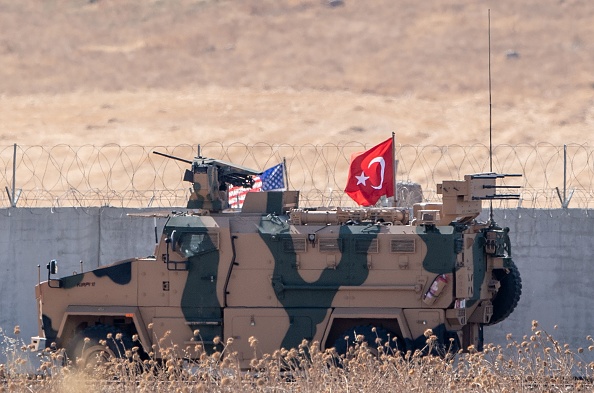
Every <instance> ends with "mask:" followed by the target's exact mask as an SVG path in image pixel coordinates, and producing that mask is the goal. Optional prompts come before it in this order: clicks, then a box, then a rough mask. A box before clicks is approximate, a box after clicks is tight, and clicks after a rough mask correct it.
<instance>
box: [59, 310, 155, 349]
mask: <svg viewBox="0 0 594 393" xmlns="http://www.w3.org/2000/svg"><path fill="white" fill-rule="evenodd" d="M122 317H123V318H125V319H128V318H129V319H130V320H131V321H130V324H131V325H132V326H131V327H132V328H133V331H134V333H135V334H138V338H139V341H140V343H141V345H142V347H143V350H144V351H145V352H146V353H148V352H149V351H150V350H151V344H152V341H151V340H150V337H151V336H150V335H149V332H148V329H147V325H146V324H145V323H144V321H143V318H142V315H141V314H140V310H139V309H138V307H126V306H68V307H67V308H66V312H65V313H64V316H63V317H62V321H61V323H60V327H59V329H58V335H57V337H58V340H59V343H60V346H62V347H65V346H67V345H68V343H69V341H70V340H71V339H73V338H74V336H76V332H77V331H79V330H81V329H82V328H84V327H86V326H88V325H89V324H90V323H89V322H91V321H96V320H98V319H101V320H103V322H104V320H106V319H107V320H110V321H113V320H116V319H117V318H122ZM104 323H105V322H104ZM108 324H109V322H108Z"/></svg>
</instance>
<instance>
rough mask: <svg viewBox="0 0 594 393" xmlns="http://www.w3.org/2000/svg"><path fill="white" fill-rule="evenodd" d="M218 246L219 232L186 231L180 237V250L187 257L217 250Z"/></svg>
mask: <svg viewBox="0 0 594 393" xmlns="http://www.w3.org/2000/svg"><path fill="white" fill-rule="evenodd" d="M218 248H219V242H218V233H213V234H208V233H186V234H184V235H182V237H181V239H180V247H179V250H180V252H181V253H182V254H183V255H184V256H185V257H186V258H189V257H192V256H195V255H200V254H204V253H207V252H211V251H215V250H217V249H218Z"/></svg>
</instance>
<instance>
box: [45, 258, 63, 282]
mask: <svg viewBox="0 0 594 393" xmlns="http://www.w3.org/2000/svg"><path fill="white" fill-rule="evenodd" d="M52 274H58V262H56V260H55V259H52V260H51V261H50V262H49V263H48V264H47V286H48V287H50V288H61V287H62V280H59V279H58V280H52V279H51V276H52ZM56 281H57V282H58V285H57V286H56V285H52V282H56Z"/></svg>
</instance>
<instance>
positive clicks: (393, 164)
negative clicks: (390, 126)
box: [392, 131, 398, 207]
mask: <svg viewBox="0 0 594 393" xmlns="http://www.w3.org/2000/svg"><path fill="white" fill-rule="evenodd" d="M396 169H397V164H396V133H395V132H394V131H392V172H393V175H394V177H393V179H392V183H393V185H394V190H393V192H394V197H393V199H392V206H393V207H396V206H398V200H397V199H396Z"/></svg>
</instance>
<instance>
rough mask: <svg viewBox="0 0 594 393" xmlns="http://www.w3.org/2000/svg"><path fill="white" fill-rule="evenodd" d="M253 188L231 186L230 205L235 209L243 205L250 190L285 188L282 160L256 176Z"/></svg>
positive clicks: (277, 189) (278, 189)
mask: <svg viewBox="0 0 594 393" xmlns="http://www.w3.org/2000/svg"><path fill="white" fill-rule="evenodd" d="M253 179H254V185H253V186H252V188H244V187H234V186H231V187H229V206H230V207H232V208H235V209H238V208H241V207H242V206H243V201H244V200H245V195H246V194H247V193H248V192H258V191H280V190H284V189H285V165H284V164H283V163H282V162H281V163H280V164H278V165H275V166H273V167H272V168H268V169H266V170H265V171H264V172H262V174H261V175H259V176H254V177H253Z"/></svg>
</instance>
